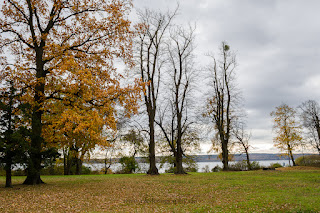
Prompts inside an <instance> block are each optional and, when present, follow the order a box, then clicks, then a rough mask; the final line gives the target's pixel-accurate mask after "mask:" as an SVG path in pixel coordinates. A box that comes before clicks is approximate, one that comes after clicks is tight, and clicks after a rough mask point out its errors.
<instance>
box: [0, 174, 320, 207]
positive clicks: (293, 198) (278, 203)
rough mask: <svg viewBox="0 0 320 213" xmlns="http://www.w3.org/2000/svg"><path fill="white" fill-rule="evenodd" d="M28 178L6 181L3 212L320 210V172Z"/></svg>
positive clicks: (0, 199) (0, 181)
mask: <svg viewBox="0 0 320 213" xmlns="http://www.w3.org/2000/svg"><path fill="white" fill-rule="evenodd" d="M24 178H25V177H14V178H13V183H14V187H13V188H11V189H6V188H4V187H3V186H4V183H5V177H0V185H1V188H0V212H118V211H119V212H320V170H314V171H311V170H301V171H286V170H282V171H250V172H218V173H191V174H190V175H181V176H176V175H172V174H162V175H160V176H147V175H144V174H133V175H87V176H43V177H42V179H43V180H44V181H45V182H46V183H47V184H43V185H39V186H24V185H21V183H22V182H23V180H24Z"/></svg>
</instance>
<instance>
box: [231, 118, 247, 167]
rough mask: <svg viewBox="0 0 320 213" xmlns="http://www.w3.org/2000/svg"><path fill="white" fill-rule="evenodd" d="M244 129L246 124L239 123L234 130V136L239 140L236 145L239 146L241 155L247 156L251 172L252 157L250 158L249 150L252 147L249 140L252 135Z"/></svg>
mask: <svg viewBox="0 0 320 213" xmlns="http://www.w3.org/2000/svg"><path fill="white" fill-rule="evenodd" d="M244 128H245V127H244V124H243V123H239V124H238V125H236V126H235V128H234V130H233V134H234V136H235V138H236V139H237V140H236V142H235V144H236V145H238V147H239V150H240V151H241V153H244V154H245V155H246V162H247V166H248V170H251V163H250V156H249V149H250V148H251V145H250V144H249V140H250V138H251V133H248V132H247V131H246V130H245V129H244Z"/></svg>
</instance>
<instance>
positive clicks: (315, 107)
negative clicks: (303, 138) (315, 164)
mask: <svg viewBox="0 0 320 213" xmlns="http://www.w3.org/2000/svg"><path fill="white" fill-rule="evenodd" d="M299 109H300V111H301V113H300V117H301V119H302V125H303V127H304V128H306V129H307V131H308V132H307V138H308V141H309V143H310V145H311V146H312V147H313V148H315V149H316V150H317V151H318V152H319V155H320V106H319V104H318V103H317V102H316V101H314V100H308V101H306V102H303V103H302V104H301V105H300V106H299Z"/></svg>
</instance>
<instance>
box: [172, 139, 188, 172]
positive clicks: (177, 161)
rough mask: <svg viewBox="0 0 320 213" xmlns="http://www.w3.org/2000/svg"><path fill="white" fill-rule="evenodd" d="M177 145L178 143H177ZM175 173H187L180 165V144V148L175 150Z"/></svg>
mask: <svg viewBox="0 0 320 213" xmlns="http://www.w3.org/2000/svg"><path fill="white" fill-rule="evenodd" d="M177 146H178V143H177ZM175 174H187V173H186V172H185V171H184V169H183V166H182V150H181V144H180V148H178V150H177V155H176V169H175Z"/></svg>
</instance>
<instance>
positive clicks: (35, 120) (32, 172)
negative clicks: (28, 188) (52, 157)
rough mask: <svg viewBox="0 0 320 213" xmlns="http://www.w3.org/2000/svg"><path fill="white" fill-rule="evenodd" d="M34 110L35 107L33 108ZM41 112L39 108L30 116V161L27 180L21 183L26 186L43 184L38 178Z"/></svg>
mask: <svg viewBox="0 0 320 213" xmlns="http://www.w3.org/2000/svg"><path fill="white" fill-rule="evenodd" d="M35 108H36V107H35ZM41 114H42V113H41V112H40V111H39V108H37V109H34V110H33V115H32V138H31V147H30V159H29V165H28V169H27V178H26V180H25V181H24V182H23V184H26V185H36V184H41V183H44V182H43V181H42V180H41V178H40V170H41V143H42V138H41V129H42V124H41Z"/></svg>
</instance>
